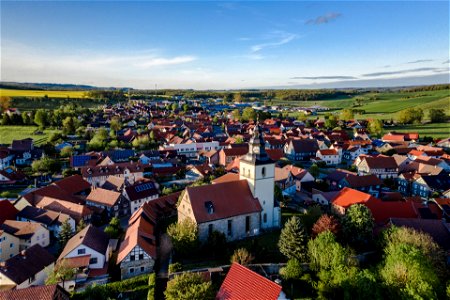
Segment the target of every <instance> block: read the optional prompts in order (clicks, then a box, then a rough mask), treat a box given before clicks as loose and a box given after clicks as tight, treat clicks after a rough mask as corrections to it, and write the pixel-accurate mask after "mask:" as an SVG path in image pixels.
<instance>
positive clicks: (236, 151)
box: [222, 147, 248, 156]
mask: <svg viewBox="0 0 450 300" xmlns="http://www.w3.org/2000/svg"><path fill="white" fill-rule="evenodd" d="M222 151H223V154H225V156H242V155H245V154H247V153H248V147H236V148H223V149H222Z"/></svg>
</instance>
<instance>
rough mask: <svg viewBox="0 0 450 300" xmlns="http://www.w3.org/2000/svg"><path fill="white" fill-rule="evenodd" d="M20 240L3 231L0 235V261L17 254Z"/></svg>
mask: <svg viewBox="0 0 450 300" xmlns="http://www.w3.org/2000/svg"><path fill="white" fill-rule="evenodd" d="M19 244H20V240H19V239H18V238H17V237H15V236H13V235H11V234H9V233H7V232H4V231H3V233H2V234H1V235H0V261H6V260H7V259H9V258H11V257H13V256H14V255H17V254H19Z"/></svg>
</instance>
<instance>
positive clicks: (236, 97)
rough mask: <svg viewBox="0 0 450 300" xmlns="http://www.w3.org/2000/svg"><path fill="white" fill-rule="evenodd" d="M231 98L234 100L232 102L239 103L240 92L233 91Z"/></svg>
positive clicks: (240, 99)
mask: <svg viewBox="0 0 450 300" xmlns="http://www.w3.org/2000/svg"><path fill="white" fill-rule="evenodd" d="M233 100H234V102H237V103H241V102H242V95H241V93H235V94H234V95H233Z"/></svg>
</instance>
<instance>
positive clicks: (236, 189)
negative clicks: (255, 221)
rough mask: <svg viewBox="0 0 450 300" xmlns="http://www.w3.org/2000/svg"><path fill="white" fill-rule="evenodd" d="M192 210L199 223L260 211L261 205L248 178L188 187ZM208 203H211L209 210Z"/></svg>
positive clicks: (187, 191)
mask: <svg viewBox="0 0 450 300" xmlns="http://www.w3.org/2000/svg"><path fill="white" fill-rule="evenodd" d="M186 193H187V194H188V196H189V199H190V202H191V205H192V211H193V213H194V217H195V220H196V221H197V223H204V222H210V221H214V220H218V219H224V218H229V217H233V216H238V215H243V214H250V213H255V212H260V211H261V210H262V209H261V205H260V203H259V201H258V199H256V198H254V197H253V195H252V192H251V191H250V188H249V186H248V182H247V180H245V179H244V180H238V181H230V182H223V183H216V184H210V185H203V186H196V187H188V188H186ZM206 203H211V205H212V211H211V210H210V211H208V207H206V206H205V205H206Z"/></svg>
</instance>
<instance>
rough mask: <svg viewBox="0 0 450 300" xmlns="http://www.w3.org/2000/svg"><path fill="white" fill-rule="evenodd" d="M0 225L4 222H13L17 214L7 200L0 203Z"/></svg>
mask: <svg viewBox="0 0 450 300" xmlns="http://www.w3.org/2000/svg"><path fill="white" fill-rule="evenodd" d="M0 212H1V213H0V225H1V224H3V223H4V222H5V221H6V220H15V219H16V215H17V213H18V212H19V211H18V210H17V209H16V208H15V207H14V205H12V204H11V202H9V201H8V200H1V201H0Z"/></svg>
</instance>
